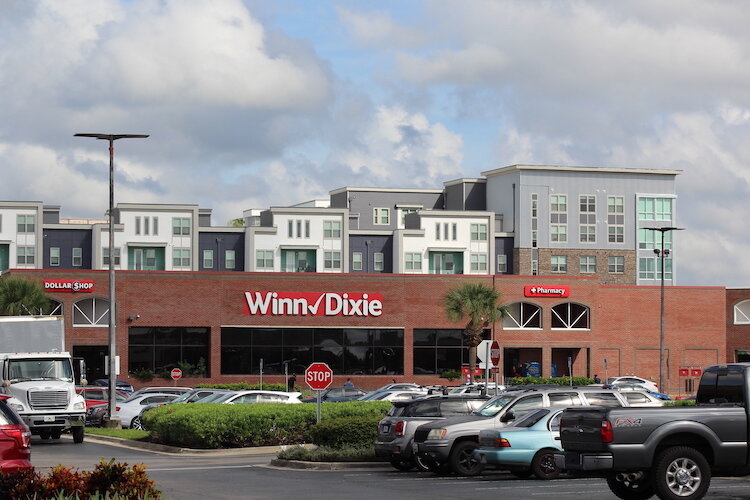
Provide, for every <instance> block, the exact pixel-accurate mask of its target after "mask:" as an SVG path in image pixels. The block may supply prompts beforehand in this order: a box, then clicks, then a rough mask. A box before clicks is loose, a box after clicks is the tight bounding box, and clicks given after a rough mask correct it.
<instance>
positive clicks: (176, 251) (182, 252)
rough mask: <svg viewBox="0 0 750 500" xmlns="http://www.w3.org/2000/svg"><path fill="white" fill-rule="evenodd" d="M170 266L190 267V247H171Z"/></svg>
mask: <svg viewBox="0 0 750 500" xmlns="http://www.w3.org/2000/svg"><path fill="white" fill-rule="evenodd" d="M172 267H190V249H189V248H173V249H172Z"/></svg>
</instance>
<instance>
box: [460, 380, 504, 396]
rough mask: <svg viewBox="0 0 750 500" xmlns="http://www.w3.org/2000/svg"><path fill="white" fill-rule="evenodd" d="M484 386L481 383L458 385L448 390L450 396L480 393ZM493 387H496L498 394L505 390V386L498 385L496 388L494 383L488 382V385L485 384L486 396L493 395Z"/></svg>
mask: <svg viewBox="0 0 750 500" xmlns="http://www.w3.org/2000/svg"><path fill="white" fill-rule="evenodd" d="M484 386H485V384H483V383H476V384H464V385H459V386H458V387H454V388H452V389H451V390H450V394H467V393H480V392H482V391H483V390H484ZM495 387H497V393H498V394H500V393H501V392H504V391H505V390H506V389H507V388H506V386H504V385H502V384H498V385H497V386H496V385H495V383H494V382H490V383H489V384H487V394H492V395H494V394H495Z"/></svg>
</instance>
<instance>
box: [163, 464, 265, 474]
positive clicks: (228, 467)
mask: <svg viewBox="0 0 750 500" xmlns="http://www.w3.org/2000/svg"><path fill="white" fill-rule="evenodd" d="M251 467H257V465H215V466H208V467H206V466H204V467H163V468H158V469H152V468H151V467H149V468H148V472H164V471H175V470H209V469H249V468H251Z"/></svg>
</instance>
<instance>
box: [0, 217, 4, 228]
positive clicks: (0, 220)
mask: <svg viewBox="0 0 750 500" xmlns="http://www.w3.org/2000/svg"><path fill="white" fill-rule="evenodd" d="M2 230H3V214H0V231H2Z"/></svg>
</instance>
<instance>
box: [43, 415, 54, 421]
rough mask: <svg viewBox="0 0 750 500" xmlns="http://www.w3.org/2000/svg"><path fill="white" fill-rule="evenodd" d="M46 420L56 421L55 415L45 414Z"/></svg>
mask: <svg viewBox="0 0 750 500" xmlns="http://www.w3.org/2000/svg"><path fill="white" fill-rule="evenodd" d="M44 421H45V422H54V421H55V417H53V416H52V415H45V416H44Z"/></svg>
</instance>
